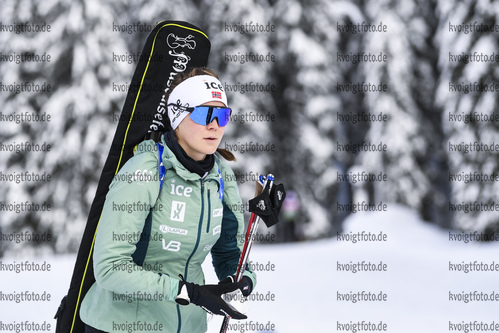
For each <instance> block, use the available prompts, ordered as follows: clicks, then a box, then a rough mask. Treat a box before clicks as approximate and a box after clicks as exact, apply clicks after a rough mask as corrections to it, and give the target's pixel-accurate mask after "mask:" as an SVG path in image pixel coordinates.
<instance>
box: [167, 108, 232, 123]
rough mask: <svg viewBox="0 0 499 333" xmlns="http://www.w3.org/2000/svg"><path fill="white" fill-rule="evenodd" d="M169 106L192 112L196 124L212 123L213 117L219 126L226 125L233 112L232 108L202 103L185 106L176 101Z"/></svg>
mask: <svg viewBox="0 0 499 333" xmlns="http://www.w3.org/2000/svg"><path fill="white" fill-rule="evenodd" d="M168 106H172V107H173V108H174V109H178V110H182V111H187V112H190V113H191V115H190V117H191V119H192V121H194V122H195V123H196V124H199V125H204V126H206V125H208V124H209V123H211V122H212V121H213V119H216V120H217V122H218V126H220V127H224V126H225V125H227V123H228V122H229V120H230V115H231V114H232V109H230V108H225V107H219V106H209V105H200V106H195V107H185V106H182V105H177V104H174V103H171V104H168Z"/></svg>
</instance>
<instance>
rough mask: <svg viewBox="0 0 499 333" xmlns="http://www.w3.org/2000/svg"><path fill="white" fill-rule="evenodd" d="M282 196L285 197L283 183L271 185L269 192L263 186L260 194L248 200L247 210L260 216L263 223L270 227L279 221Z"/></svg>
mask: <svg viewBox="0 0 499 333" xmlns="http://www.w3.org/2000/svg"><path fill="white" fill-rule="evenodd" d="M284 198H286V191H285V190H284V185H282V184H278V185H274V186H272V189H271V190H270V194H269V191H268V188H265V189H263V192H262V193H261V194H259V195H257V196H256V197H254V198H253V199H251V200H250V201H249V211H250V212H252V213H255V214H256V215H258V216H260V217H261V219H262V220H263V222H265V225H266V226H267V227H268V228H270V227H271V226H273V225H274V224H276V223H277V222H279V219H278V215H279V212H280V211H281V206H282V203H283V202H284Z"/></svg>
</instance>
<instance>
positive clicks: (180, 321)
mask: <svg viewBox="0 0 499 333" xmlns="http://www.w3.org/2000/svg"><path fill="white" fill-rule="evenodd" d="M203 215H204V180H203V179H201V214H200V216H199V223H198V236H197V240H196V245H194V249H193V250H192V253H191V255H190V256H189V258H187V261H186V262H185V270H184V279H185V280H187V271H188V270H189V262H190V261H191V258H192V257H193V256H194V253H196V250H197V248H198V246H199V240H200V238H201V230H202V225H203ZM177 315H178V328H177V332H180V329H181V327H182V317H181V315H180V306H179V305H178V304H177Z"/></svg>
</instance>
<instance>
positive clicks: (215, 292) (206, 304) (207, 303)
mask: <svg viewBox="0 0 499 333" xmlns="http://www.w3.org/2000/svg"><path fill="white" fill-rule="evenodd" d="M180 278H181V279H182V280H181V281H180V283H179V286H178V295H177V297H176V298H175V302H177V303H178V304H180V305H188V304H189V303H193V304H195V305H197V306H200V307H202V308H203V309H204V310H205V311H207V312H209V313H213V314H218V315H222V316H229V317H231V318H234V319H246V318H248V317H247V316H245V315H243V314H242V313H240V312H238V311H235V310H234V309H232V308H231V307H230V306H229V305H228V304H227V303H226V302H225V301H224V300H223V299H222V297H221V296H222V294H226V293H229V292H231V291H234V290H236V289H239V288H240V287H241V286H242V284H241V282H239V283H224V284H214V285H210V284H208V285H204V286H200V285H198V284H195V283H191V282H187V281H185V280H184V278H183V277H182V275H180Z"/></svg>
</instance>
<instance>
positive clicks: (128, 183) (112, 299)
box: [80, 68, 256, 333]
mask: <svg viewBox="0 0 499 333" xmlns="http://www.w3.org/2000/svg"><path fill="white" fill-rule="evenodd" d="M169 92H170V94H169V96H168V97H167V101H168V102H167V104H168V105H167V109H168V116H169V120H170V124H171V127H172V129H173V130H172V131H168V132H166V133H165V134H164V135H163V136H162V138H161V142H159V143H155V142H154V141H153V140H146V141H144V142H142V143H141V144H139V145H138V146H137V149H136V152H135V155H134V156H133V157H132V158H131V159H130V160H129V161H128V162H127V163H126V164H125V165H124V166H123V167H122V169H121V170H120V171H119V173H118V174H117V175H116V177H115V179H114V180H113V182H112V184H111V185H110V187H109V193H108V195H107V197H106V201H105V204H104V208H103V211H102V216H101V218H100V222H99V226H98V230H97V235H96V238H95V245H94V254H93V262H94V274H95V278H96V282H95V283H94V284H93V285H92V287H91V288H90V290H89V291H88V293H87V294H86V296H85V298H84V300H83V302H82V305H81V310H80V316H81V319H82V321H83V322H84V323H85V324H86V332H151V331H156V332H188V333H194V332H205V331H206V330H207V321H206V313H207V311H208V312H210V313H214V314H220V315H228V316H230V317H232V318H235V319H244V318H246V316H245V315H243V314H241V313H240V312H238V311H236V310H234V309H233V308H231V307H229V306H228V304H227V303H226V302H225V301H224V300H223V299H222V298H221V297H220V296H221V295H222V294H224V293H227V292H231V291H235V290H237V289H240V290H241V292H242V293H243V295H245V296H247V295H249V294H250V293H251V291H252V289H253V288H254V286H255V285H256V276H255V274H254V273H253V272H251V271H250V270H249V269H248V268H246V271H245V272H244V277H243V279H242V280H241V282H238V283H234V282H233V281H234V280H233V276H234V274H235V272H236V269H237V264H238V260H239V256H240V252H241V247H242V243H241V239H242V238H243V237H240V236H241V235H242V234H243V227H244V222H243V212H242V202H241V197H240V195H239V191H238V189H237V184H236V181H235V177H234V174H233V172H232V170H231V169H230V167H229V166H228V165H227V163H226V162H225V161H224V160H223V159H221V158H219V156H218V155H215V152H216V151H217V150H218V152H219V154H220V155H222V156H223V157H224V158H225V159H228V160H235V158H234V156H233V155H232V153H230V152H228V151H226V150H223V149H217V148H218V145H219V144H220V141H221V139H222V137H223V134H224V130H225V126H226V125H227V123H228V121H229V117H230V114H231V109H230V108H228V104H227V97H226V94H225V92H224V90H223V86H222V84H221V82H220V81H219V80H218V79H217V77H216V75H215V73H214V72H213V71H211V70H209V69H206V68H195V69H193V70H192V71H190V72H189V73H187V74H183V73H181V74H178V75H177V76H176V77H175V80H174V81H173V83H172V85H171V87H170V90H169ZM160 156H161V160H160ZM161 162H162V163H161ZM163 175H164V178H163ZM160 178H162V179H160ZM210 252H211V256H212V259H213V267H214V269H215V272H216V274H217V276H218V279H219V280H220V281H221V282H220V283H219V284H214V285H205V281H204V275H203V271H202V268H201V264H202V263H203V261H204V259H205V257H206V255H207V254H208V253H210Z"/></svg>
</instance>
